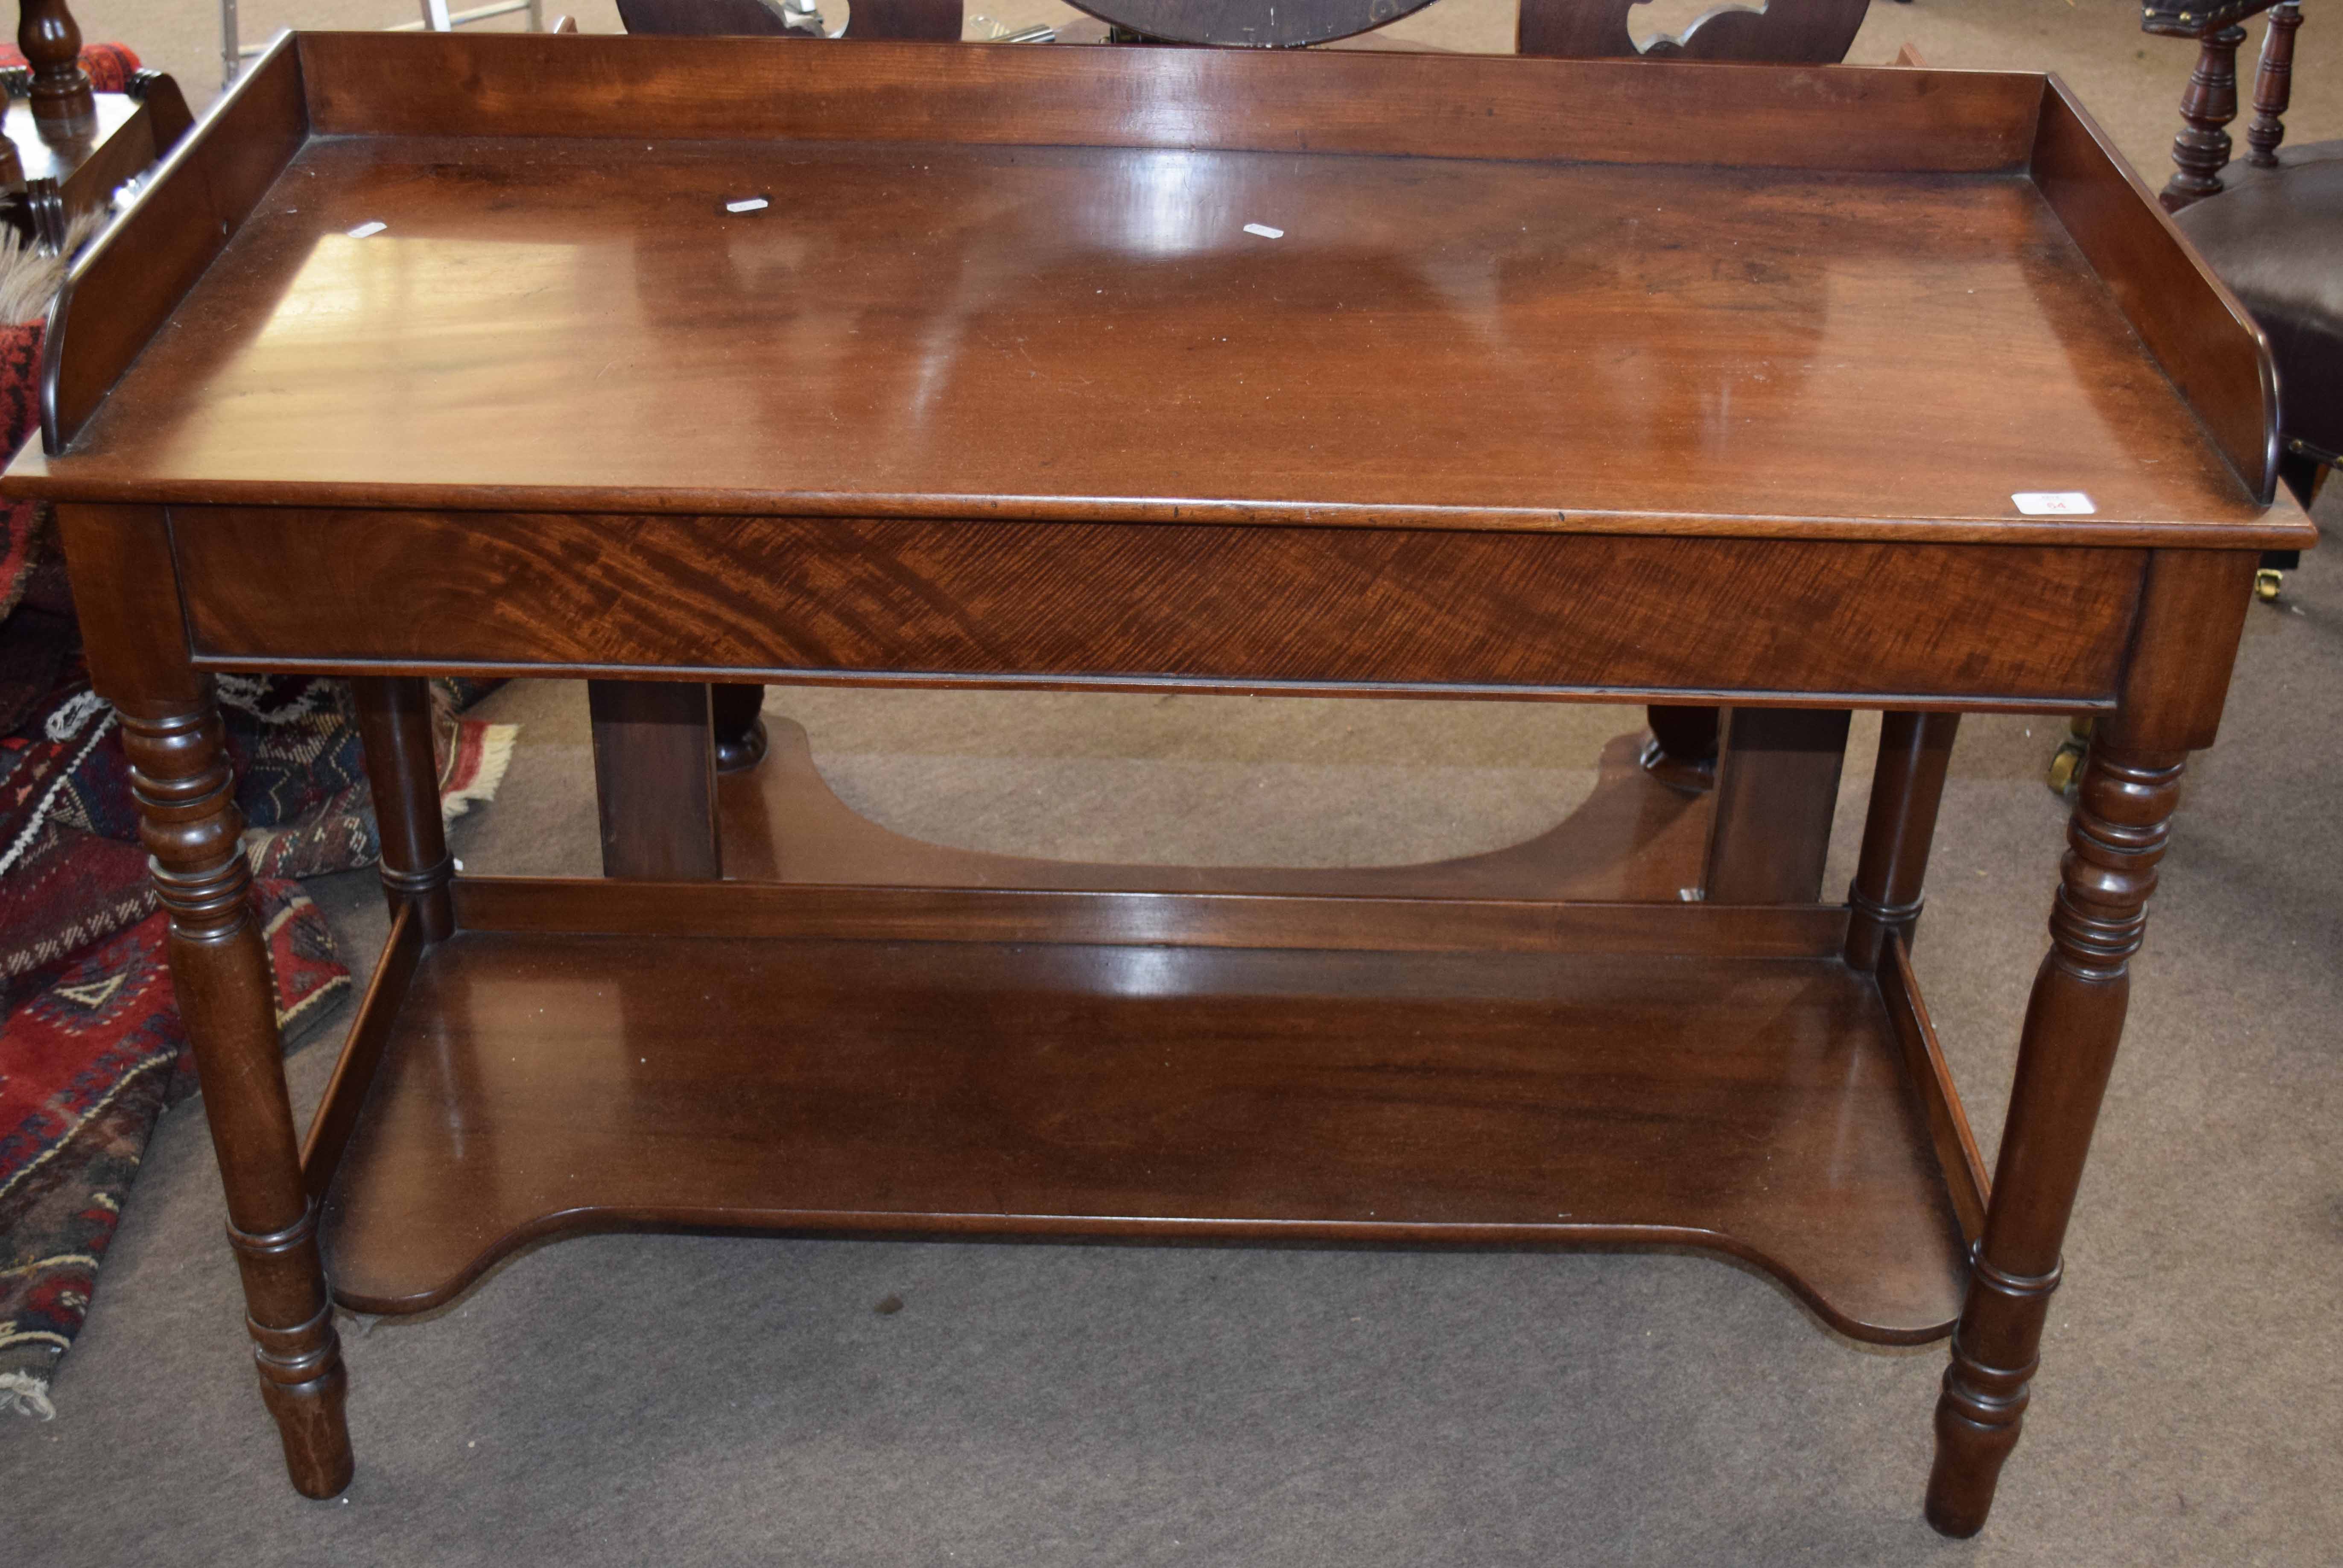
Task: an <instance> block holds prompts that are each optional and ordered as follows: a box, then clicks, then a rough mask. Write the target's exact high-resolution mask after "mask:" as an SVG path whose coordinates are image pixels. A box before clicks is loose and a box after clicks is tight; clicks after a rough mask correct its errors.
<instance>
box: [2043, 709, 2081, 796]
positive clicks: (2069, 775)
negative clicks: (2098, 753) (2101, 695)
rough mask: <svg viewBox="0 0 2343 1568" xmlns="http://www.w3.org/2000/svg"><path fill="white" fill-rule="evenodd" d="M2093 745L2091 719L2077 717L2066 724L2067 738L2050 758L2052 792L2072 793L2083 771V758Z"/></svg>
mask: <svg viewBox="0 0 2343 1568" xmlns="http://www.w3.org/2000/svg"><path fill="white" fill-rule="evenodd" d="M2090 747H2091V721H2090V720H2089V719H2080V718H2078V719H2072V720H2070V721H2069V722H2068V723H2067V725H2066V739H2064V740H2061V741H2060V742H2058V750H2057V752H2056V755H2054V756H2053V757H2052V758H2051V759H2050V776H2049V778H2048V779H2047V780H2046V782H2047V783H2048V784H2049V786H2050V793H2052V794H2053V795H2058V796H2066V795H2072V794H2073V793H2074V792H2075V786H2076V783H2077V780H2078V779H2081V777H2082V773H2083V759H2084V757H2085V756H2086V755H2087V754H2088V752H2089V750H2090Z"/></svg>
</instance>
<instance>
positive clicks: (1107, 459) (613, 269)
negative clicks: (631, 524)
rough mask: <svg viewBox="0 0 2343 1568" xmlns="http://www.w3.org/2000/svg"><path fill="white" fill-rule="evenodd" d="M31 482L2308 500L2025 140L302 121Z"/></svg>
mask: <svg viewBox="0 0 2343 1568" xmlns="http://www.w3.org/2000/svg"><path fill="white" fill-rule="evenodd" d="M840 53H843V52H842V51H841V52H840ZM1653 69H1655V70H1661V69H1677V68H1670V67H1653ZM755 198H762V199H763V200H764V201H765V202H766V203H767V204H768V205H766V206H763V207H762V208H760V209H757V210H750V211H732V210H729V206H731V205H734V204H738V203H740V202H742V201H744V200H749V199H755ZM377 225H379V226H381V227H380V228H379V229H377V230H375V231H374V232H371V233H366V234H364V235H363V236H360V237H354V231H360V230H362V229H366V228H370V227H371V226H377ZM1249 226H1257V227H1254V228H1249ZM1260 229H1268V230H1272V231H1276V232H1275V233H1274V234H1263V233H1261V232H1259V230H1260ZM16 473H17V477H18V484H19V486H20V487H26V488H45V490H46V491H47V492H48V493H68V492H70V493H75V494H79V495H84V496H93V497H94V496H98V495H103V494H117V495H119V496H120V497H121V498H140V497H143V498H150V499H178V500H203V499H246V500H249V499H282V500H288V501H292V500H301V501H312V502H328V503H338V504H360V503H371V504H391V505H397V504H400V503H401V502H402V501H405V502H407V503H410V504H419V505H433V506H447V505H472V506H508V507H528V506H532V505H537V506H544V507H547V508H555V507H558V508H562V509H607V510H626V509H631V508H659V509H678V508H684V509H710V510H714V509H735V510H739V509H765V508H772V509H779V510H799V511H821V512H844V513H863V514H872V515H884V514H890V513H906V512H909V513H920V514H924V515H967V516H988V515H1022V516H1041V517H1049V516H1065V515H1082V516H1091V517H1115V516H1151V517H1162V516H1166V515H1177V516H1198V517H1202V516H1213V517H1216V518H1228V517H1231V516H1236V517H1257V518H1287V519H1294V518H1302V519H1308V520H1321V521H1335V522H1340V521H1361V520H1364V521H1394V522H1397V521H1418V522H1432V523H1435V524H1439V523H1446V524H1452V525H1456V526H1479V527H1513V528H1541V529H1551V528H1604V529H1606V530H1609V529H1620V528H1636V529H1638V530H1640V529H1642V528H1646V527H1649V528H1677V529H1682V530H1687V531H1725V532H1777V533H1800V532H1805V531H1809V530H1811V531H1814V532H1815V533H1817V534H1832V533H1844V532H1845V531H1848V527H1849V525H1856V526H1858V527H1859V531H1865V532H1872V533H1878V532H1886V533H1889V534H1891V535H1896V534H1905V535H1909V536H1910V537H1915V538H1918V537H1935V538H1944V537H1961V538H1977V537H1996V535H1997V534H1999V533H2000V532H2001V530H2002V529H2004V528H2009V527H2024V526H2026V525H2025V524H2024V523H2023V522H2022V520H2021V514H2020V511H2019V509H2018V508H2017V507H2016V504H2015V503H2014V502H2013V496H2014V495H2015V494H2016V493H2020V492H2060V493H2065V492H2082V493H2085V494H2087V495H2088V496H2089V497H2090V498H2091V501H2092V504H2093V505H2094V507H2095V508H2096V512H2095V514H2094V515H2093V516H2092V517H2091V518H2081V519H2077V518H2058V519H2056V520H2055V526H2056V527H2057V528H2062V529H2066V530H2068V531H2070V532H2088V533H2092V534H2094V535H2095V536H2096V537H2094V538H2092V542H2117V537H2118V536H2120V535H2121V534H2122V531H2123V529H2124V528H2126V527H2127V526H2132V525H2140V524H2146V525H2185V526H2189V527H2190V528H2194V529H2195V530H2197V532H2199V533H2201V532H2202V531H2203V530H2204V528H2206V526H2207V525H2210V526H2212V527H2213V528H2216V529H2224V530H2226V529H2231V528H2234V529H2237V530H2238V531H2239V533H2240V534H2241V535H2242V534H2243V533H2245V532H2250V531H2252V530H2253V529H2254V528H2255V527H2256V526H2257V525H2258V527H2259V530H2260V531H2261V532H2264V533H2267V532H2269V531H2270V529H2271V527H2272V524H2273V522H2274V521H2281V520H2282V519H2278V518H2274V517H2273V515H2272V514H2270V513H2269V511H2268V508H2264V507H2263V506H2261V505H2260V504H2258V502H2257V500H2256V499H2255V498H2254V497H2252V496H2251V495H2250V494H2248V493H2247V490H2246V488H2245V487H2243V486H2242V485H2241V484H2240V482H2239V480H2238V479H2237V477H2236V476H2235V474H2234V473H2233V471H2232V470H2231V469H2230V467H2228V466H2227V464H2226V463H2225V461H2224V459H2223V457H2222V456H2221V454H2220V452H2219V451H2218V450H2217V448H2216V447H2215V446H2214V445H2213V443H2212V442H2211V441H2210V440H2209V439H2208V438H2207V436H2206V434H2205V431H2204V428H2203V427H2201V426H2200V425H2199V424H2198V423H2197V418H2196V417H2195V416H2194V415H2193V414H2192V412H2191V410H2190V407H2189V405H2188V404H2187V402H2186V401H2185V400H2184V399H2183V398H2182V397H2181V396H2180V394H2179V393H2178V392H2177V391H2176V389H2175V387H2174V386H2173V384H2172V382H2171V381H2170V380H2168V379H2167V377H2166V375H2165V374H2164V372H2163V371H2162V370H2161V369H2159V368H2158V367H2157V362H2156V361H2155V359H2154V358H2152V357H2150V355H2149V354H2148V352H2147V349H2146V348H2145V347H2143V345H2142V343H2141V341H2140V339H2139V337H2137V335H2136V334H2135V332H2134V331H2133V329H2132V327H2131V326H2130V325H2129V323H2128V322H2127V318H2126V317H2125V315H2124V313H2123V311H2122V310H2121V309H2120V308H2119V307H2118V305H2117V299H2116V297H2115V296H2114V295H2113V294H2111V293H2110V291H2109V289H2108V286H2107V284H2106V283H2104V282H2103V281H2102V280H2101V278H2100V276H2099V275H2098V274H2097V272H2096V271H2095V270H2094V268H2093V266H2091V264H2090V262H2089V261H2088V260H2087V258H2086V256H2084V254H2083V252H2082V251H2081V250H2080V249H2078V248H2077V245H2076V244H2075V242H2074V241H2073V240H2072V239H2070V238H2069V237H2068V235H2067V233H2066V229H2065V228H2064V227H2063V226H2061V223H2060V221H2059V218H2058V216H2057V215H2056V213H2054V211H2053V210H2052V208H2051V206H2050V205H2049V203H2048V202H2047V201H2046V199H2045V197H2044V196H2043V193H2042V191H2041V190H2040V189H2039V188H2038V187H2037V186H2036V183H2035V182H2034V180H2033V179H2032V178H2031V177H2029V176H2027V175H2026V173H2024V172H2022V171H2018V172H2006V173H1997V174H1996V173H1982V174H1957V173H1926V172H1922V173H1898V172H1892V171H1891V172H1883V171H1877V170H1873V171H1859V172H1831V171H1826V170H1797V169H1783V168H1748V167H1704V166H1691V165H1681V164H1679V165H1635V164H1625V163H1592V162H1590V163H1564V162H1535V161H1501V160H1487V161H1483V160H1474V159H1464V158H1454V157H1445V158H1419V157H1398V156H1353V155H1330V154H1322V153H1321V154H1304V153H1285V152H1263V151H1229V150H1222V151H1207V150H1197V149H1181V148H1168V147H1153V146H998V145H993V146H981V145H952V144H944V143H938V142H917V141H880V140H872V141H853V142H838V141H819V142H817V141H765V140H760V141H738V142H723V141H707V140H682V139H675V140H662V139H659V138H658V137H657V136H649V137H647V138H638V139H629V140H620V139H618V138H615V137H574V138H573V137H562V136H448V137H437V136H327V135H312V136H309V137H308V139H307V140H306V141H305V142H303V143H302V144H301V145H300V146H299V147H298V149H297V152H296V153H295V155H294V156H293V158H292V161H291V162H290V163H289V165H287V166H286V167H285V168H284V170H283V172H282V173H281V174H280V175H278V176H277V177H276V179H275V181H274V184H273V185H270V186H267V187H266V190H265V192H263V194H261V196H260V197H259V199H258V201H257V203H256V206H254V208H253V210H252V212H251V214H250V216H248V217H246V219H245V221H244V222H243V224H242V226H241V227H240V228H239V229H237V230H236V233H235V234H234V236H233V237H232V238H231V239H230V240H229V242H228V243H227V245H226V249H225V250H224V251H223V252H222V253H221V254H220V256H218V258H217V259H216V261H214V262H213V263H212V264H211V265H210V266H209V269H208V270H207V271H206V272H205V273H204V275H203V276H202V277H201V279H200V281H198V282H197V283H196V285H195V286H194V288H193V289H192V291H191V292H190V293H189V294H188V295H187V297H186V298H185V299H184V300H182V301H181V302H180V304H179V305H178V307H177V308H176V311H174V312H173V313H172V315H171V317H170V318H169V319H168V320H167V321H166V322H165V323H164V325H163V326H162V327H161V329H160V330H159V331H158V332H156V335H155V337H154V338H153V339H152V341H151V342H149V343H148V344H147V345H146V348H145V351H144V353H143V355H142V356H141V357H139V358H138V359H137V361H136V363H135V364H134V365H133V366H132V367H131V368H130V369H129V370H128V371H127V372H126V374H125V375H123V376H122V377H121V378H120V379H119V381H118V382H117V383H116V385H115V387H114V389H113V391H112V392H111V394H110V396H108V397H106V401H105V402H104V403H103V404H102V405H101V406H100V407H98V410H97V412H96V415H95V416H94V417H92V418H91V419H90V420H89V422H88V423H87V425H86V426H85V427H84V428H83V429H82V431H81V433H80V435H79V436H78V437H77V438H76V439H75V441H74V443H73V445H72V447H71V449H70V451H69V453H68V454H67V455H66V456H65V457H60V458H51V459H48V460H47V461H46V464H44V463H43V461H42V460H41V459H39V458H38V457H37V455H35V457H33V458H31V459H29V460H27V461H20V463H19V464H18V466H17V470H16ZM44 473H45V474H46V477H45V478H44V477H43V476H44ZM68 480H69V481H70V482H69V483H68V482H67V481H68ZM2135 531H2137V529H2135ZM2240 542H2242V539H2241V540H2240Z"/></svg>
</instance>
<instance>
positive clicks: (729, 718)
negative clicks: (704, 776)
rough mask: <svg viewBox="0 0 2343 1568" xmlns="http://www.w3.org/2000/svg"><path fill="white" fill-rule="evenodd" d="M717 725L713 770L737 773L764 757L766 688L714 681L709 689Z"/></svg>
mask: <svg viewBox="0 0 2343 1568" xmlns="http://www.w3.org/2000/svg"><path fill="white" fill-rule="evenodd" d="M708 699H709V713H710V714H711V716H712V719H713V723H714V725H715V729H716V771H718V772H719V773H739V772H741V771H743V770H744V769H750V768H754V767H755V766H756V765H757V764H758V763H759V762H762V761H763V760H764V759H765V720H764V719H763V718H762V717H761V715H762V713H763V710H764V707H765V689H764V688H763V687H761V686H742V685H739V684H737V683H731V682H722V681H719V682H717V683H716V684H714V685H711V686H710V687H709V689H708Z"/></svg>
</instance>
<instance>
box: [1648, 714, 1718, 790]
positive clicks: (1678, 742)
mask: <svg viewBox="0 0 2343 1568" xmlns="http://www.w3.org/2000/svg"><path fill="white" fill-rule="evenodd" d="M1718 721H1719V713H1718V710H1717V709H1714V708H1686V707H1683V706H1680V705H1675V704H1664V705H1662V704H1655V705H1654V706H1652V707H1650V708H1646V709H1644V723H1646V724H1648V725H1650V726H1651V729H1652V738H1651V739H1649V740H1648V741H1646V742H1644V755H1643V758H1642V761H1643V765H1644V772H1646V773H1649V774H1650V775H1651V776H1652V777H1653V778H1654V779H1658V780H1659V781H1660V782H1661V783H1663V784H1664V785H1666V786H1667V787H1668V788H1669V789H1676V790H1681V791H1682V792H1683V793H1684V794H1686V795H1699V794H1704V793H1705V792H1706V791H1707V790H1708V789H1711V788H1713V787H1714V786H1715V783H1716V738H1717V730H1718Z"/></svg>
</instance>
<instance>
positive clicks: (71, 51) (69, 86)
mask: <svg viewBox="0 0 2343 1568" xmlns="http://www.w3.org/2000/svg"><path fill="white" fill-rule="evenodd" d="M17 18H18V19H17V23H16V47H17V48H18V49H20V50H22V51H23V52H24V55H25V62H26V63H27V64H28V65H31V66H32V68H33V118H34V119H35V121H36V122H37V123H38V124H39V126H40V128H41V133H42V135H44V136H47V135H49V133H50V132H51V131H52V130H53V129H55V130H58V131H61V132H63V133H65V134H66V135H74V134H77V133H84V132H86V131H88V130H89V129H91V128H93V127H94V126H96V123H97V99H96V97H94V96H93V95H91V93H90V90H89V73H88V72H86V71H85V70H83V69H82V68H81V28H80V26H79V25H76V24H75V21H74V19H73V13H72V12H70V11H68V10H66V9H65V0H24V4H23V5H21V6H20V7H19V8H18V12H17Z"/></svg>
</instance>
